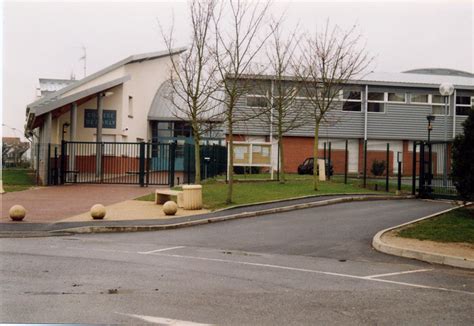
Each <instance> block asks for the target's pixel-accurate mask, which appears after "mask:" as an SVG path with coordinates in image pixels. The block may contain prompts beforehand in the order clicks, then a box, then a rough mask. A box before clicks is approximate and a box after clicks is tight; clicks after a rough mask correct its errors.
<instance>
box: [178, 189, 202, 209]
mask: <svg viewBox="0 0 474 326" xmlns="http://www.w3.org/2000/svg"><path fill="white" fill-rule="evenodd" d="M183 199H184V200H183V208H184V209H187V210H196V209H201V208H202V186H201V185H183Z"/></svg>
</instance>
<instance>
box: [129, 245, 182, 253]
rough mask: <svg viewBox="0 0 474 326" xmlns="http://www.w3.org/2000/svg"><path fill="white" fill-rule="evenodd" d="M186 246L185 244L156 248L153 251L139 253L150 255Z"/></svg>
mask: <svg viewBox="0 0 474 326" xmlns="http://www.w3.org/2000/svg"><path fill="white" fill-rule="evenodd" d="M181 248H184V246H177V247H170V248H163V249H156V250H152V251H139V252H138V253H139V254H142V255H149V254H154V253H156V252H163V251H168V250H174V249H181Z"/></svg>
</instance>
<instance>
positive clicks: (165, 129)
mask: <svg viewBox="0 0 474 326" xmlns="http://www.w3.org/2000/svg"><path fill="white" fill-rule="evenodd" d="M171 128H172V125H171V123H170V122H158V137H172V133H171V132H172V130H171Z"/></svg>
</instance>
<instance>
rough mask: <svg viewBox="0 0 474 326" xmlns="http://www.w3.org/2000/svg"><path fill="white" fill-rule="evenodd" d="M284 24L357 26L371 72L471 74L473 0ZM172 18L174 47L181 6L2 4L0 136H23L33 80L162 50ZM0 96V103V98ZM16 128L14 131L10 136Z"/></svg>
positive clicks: (291, 15)
mask: <svg viewBox="0 0 474 326" xmlns="http://www.w3.org/2000/svg"><path fill="white" fill-rule="evenodd" d="M285 8H287V23H288V24H289V25H290V26H291V25H294V24H296V22H298V21H299V22H300V25H301V26H302V27H303V28H306V29H310V30H311V29H314V27H315V26H316V25H320V24H323V23H324V22H325V21H326V19H328V18H329V19H330V22H331V23H332V24H338V25H341V26H342V27H345V28H348V27H350V26H352V25H354V24H357V25H358V26H359V30H360V31H361V33H362V34H363V36H364V38H365V40H366V42H367V50H368V52H369V53H370V54H371V55H374V56H376V62H375V67H374V68H375V69H374V70H375V71H385V72H400V71H404V70H409V69H414V68H424V67H443V68H453V69H460V70H465V71H470V72H474V59H473V58H474V41H473V38H474V20H473V19H474V18H473V16H474V0H464V1H459V0H451V1H418V2H407V1H396V2H393V1H392V2H386V1H371V2H355V1H352V2H341V1H333V2H319V1H296V0H294V1H277V2H276V3H275V4H274V8H273V10H274V11H275V12H281V11H282V10H284V9H285ZM173 13H174V16H175V29H176V36H177V39H178V44H177V45H186V40H187V39H188V33H187V31H188V28H189V24H188V23H187V21H188V19H187V13H186V3H185V2H183V1H179V2H178V1H169V2H165V1H159V2H151V1H150V2H134V1H127V2H110V1H107V2H99V1H87V2H85V1H84V2H65V1H63V2H38V1H35V2H16V1H6V2H3V15H2V19H3V24H2V26H1V28H2V29H3V30H2V33H1V34H2V42H3V44H2V48H3V60H2V63H3V65H2V68H3V71H2V77H3V78H2V91H3V97H2V118H3V119H2V124H6V125H7V126H8V127H2V132H3V135H4V136H14V135H16V136H20V135H21V134H22V133H23V126H24V121H25V108H26V105H27V104H29V103H31V102H32V101H34V100H35V89H36V87H37V86H38V78H40V77H41V78H69V77H70V75H71V72H74V74H75V75H76V78H77V79H80V78H82V77H83V70H82V62H80V61H79V58H80V57H81V56H82V50H81V46H82V45H84V46H86V48H87V74H91V73H93V72H95V71H97V70H99V69H101V68H103V67H105V66H108V65H110V64H112V63H114V62H116V61H119V60H121V59H123V58H125V57H127V56H129V55H131V54H137V53H142V52H150V51H157V50H163V49H164V47H163V43H162V41H161V36H160V33H159V29H158V23H157V21H158V20H159V21H160V23H161V24H162V25H163V26H165V27H167V26H169V24H170V23H171V17H172V15H173ZM0 96H2V95H1V94H0ZM11 128H16V129H17V130H18V131H13V130H12V129H11Z"/></svg>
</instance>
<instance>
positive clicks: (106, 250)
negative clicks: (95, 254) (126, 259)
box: [66, 247, 136, 254]
mask: <svg viewBox="0 0 474 326" xmlns="http://www.w3.org/2000/svg"><path fill="white" fill-rule="evenodd" d="M66 249H76V250H91V251H104V252H121V253H127V254H136V252H135V251H127V250H115V249H101V248H82V247H66Z"/></svg>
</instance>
